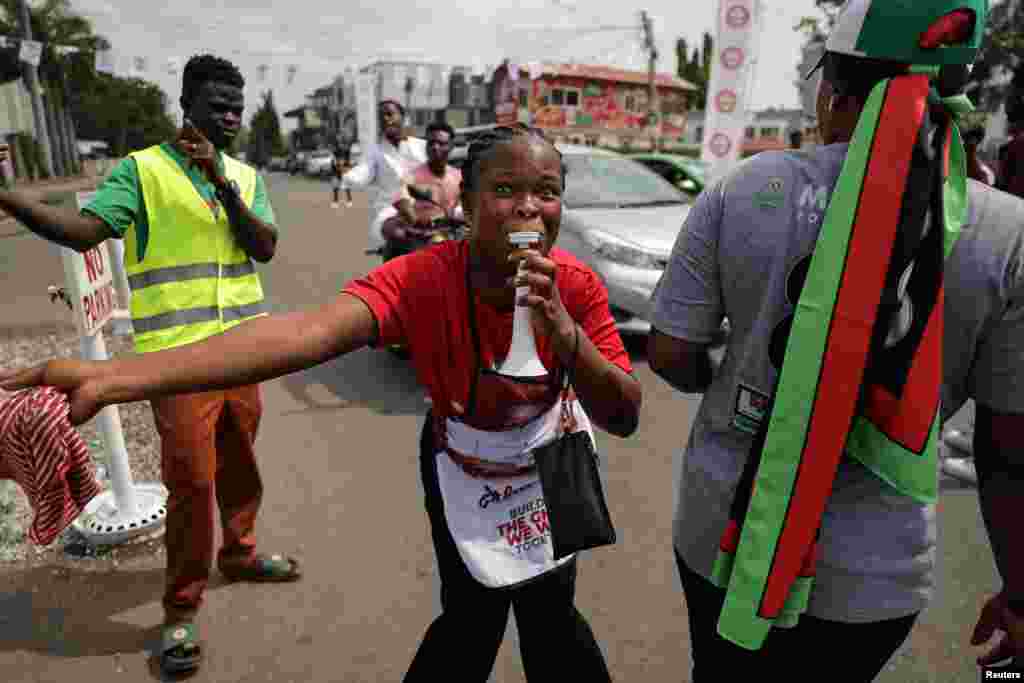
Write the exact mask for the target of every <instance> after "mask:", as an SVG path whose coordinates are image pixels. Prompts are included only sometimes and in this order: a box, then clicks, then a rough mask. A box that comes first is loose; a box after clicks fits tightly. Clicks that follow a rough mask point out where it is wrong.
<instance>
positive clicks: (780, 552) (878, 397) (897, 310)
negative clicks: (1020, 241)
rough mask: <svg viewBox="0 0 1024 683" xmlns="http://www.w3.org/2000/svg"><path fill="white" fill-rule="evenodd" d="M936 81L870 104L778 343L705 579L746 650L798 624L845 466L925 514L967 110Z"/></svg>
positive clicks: (893, 84)
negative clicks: (869, 473)
mask: <svg viewBox="0 0 1024 683" xmlns="http://www.w3.org/2000/svg"><path fill="white" fill-rule="evenodd" d="M935 75H937V69H928V70H926V71H925V70H914V71H912V72H911V73H909V74H907V75H902V76H897V77H895V78H892V79H888V80H886V81H883V82H882V83H880V84H879V85H877V86H876V87H875V89H874V90H873V91H872V93H871V95H870V97H869V98H868V101H867V103H866V105H865V107H864V110H863V113H862V114H861V117H860V120H859V122H858V125H857V129H856V132H855V134H854V137H853V139H852V141H851V144H850V148H849V152H848V154H847V157H846V160H845V161H844V163H843V168H842V171H841V173H840V176H839V180H838V183H837V185H836V188H835V190H834V192H833V194H832V196H831V199H830V202H829V206H828V210H827V212H826V215H825V219H824V221H823V224H822V229H821V233H820V235H819V238H818V241H817V243H816V246H815V249H814V252H813V255H812V257H811V259H810V264H809V267H808V268H807V269H806V277H805V282H804V283H803V286H802V289H800V292H799V295H798V296H799V299H798V300H797V299H796V298H793V299H791V300H794V301H797V303H796V310H795V311H794V313H793V315H792V317H791V318H792V319H791V321H789V325H790V328H789V331H788V335H784V336H783V338H781V339H777V340H773V341H774V342H775V343H774V345H775V346H777V347H779V348H778V349H777V353H778V354H779V355H782V356H783V358H782V362H781V368H780V370H779V379H778V383H777V385H776V387H775V390H774V391H773V393H772V396H771V400H770V404H769V411H768V413H767V417H766V418H765V419H764V420H763V421H762V424H761V426H760V429H759V431H758V433H757V435H756V436H755V439H754V441H753V444H752V446H751V451H750V457H749V458H748V460H747V463H746V466H745V468H744V471H743V475H742V477H741V479H740V482H739V486H738V489H737V491H736V495H735V498H734V500H733V504H732V508H731V515H730V522H729V525H728V528H727V529H726V531H725V533H724V535H723V537H722V539H721V543H720V547H719V556H718V560H717V562H716V564H715V569H714V574H713V580H714V582H715V583H716V584H717V585H719V586H721V587H723V588H727V593H726V599H725V605H724V607H723V609H722V613H721V616H720V619H719V624H718V629H719V633H720V634H721V635H722V636H723V637H725V638H727V639H729V640H731V641H733V642H734V643H736V644H738V645H740V646H742V647H745V648H748V649H758V648H760V647H761V645H762V644H763V641H764V638H765V637H766V636H767V634H768V632H769V629H770V628H771V627H772V626H781V627H788V626H792V625H794V624H795V623H796V622H797V619H798V618H799V616H800V614H801V613H802V612H803V611H805V610H806V607H807V603H808V599H809V597H810V592H811V586H812V583H813V579H814V572H815V565H816V564H817V556H818V552H817V540H818V536H819V533H820V526H821V518H822V513H823V511H824V508H825V504H826V502H827V500H828V497H829V494H830V493H831V490H832V486H833V482H834V479H835V475H836V471H837V468H838V466H839V462H840V459H841V458H842V456H843V454H844V453H847V452H848V453H850V455H852V456H854V457H856V458H857V459H859V460H860V461H861V462H862V463H864V464H865V465H866V466H868V467H869V468H870V469H872V470H873V471H874V472H875V473H876V474H877V475H878V476H879V477H881V478H883V479H885V480H886V481H888V482H889V483H891V484H892V485H893V486H895V487H896V488H897V489H898V490H900V491H902V492H904V493H906V494H907V495H910V496H913V497H915V498H918V499H920V500H925V501H929V500H934V495H935V485H934V484H933V483H929V482H937V472H936V470H935V468H934V462H935V461H934V458H935V442H936V437H937V432H938V405H939V390H940V383H941V378H942V313H943V304H942V301H943V295H942V269H943V261H944V257H945V255H946V253H948V251H949V250H950V249H951V248H952V245H953V243H954V241H955V237H956V236H957V235H958V234H959V229H960V225H961V223H962V221H963V217H964V215H965V210H966V183H965V177H964V175H965V172H964V155H963V146H962V143H961V141H960V136H959V132H958V128H957V126H956V124H955V121H954V120H953V118H952V115H951V114H950V111H949V109H950V107H951V106H952V108H954V109H955V108H957V107H961V108H962V107H963V106H964V102H965V98H962V97H961V98H956V99H954V100H940V99H939V96H938V94H937V93H936V91H935V90H933V89H932V86H931V79H932V78H933V77H934V76H935ZM942 104H945V105H946V108H945V109H943V108H942ZM930 105H931V108H930ZM966 106H969V103H968V104H967V105H966ZM932 109H935V110H939V111H942V116H941V117H936V118H941V120H939V121H935V120H933V117H932V116H931V111H932ZM908 301H909V304H908V303H907V302H908ZM907 306H910V307H911V309H912V310H911V311H910V312H911V313H912V315H911V316H909V320H910V322H909V325H907V324H906V323H907V320H908V316H907V313H908V310H907V308H906V307H907ZM901 316H902V320H903V323H904V324H902V325H901V324H900V323H899V322H898V321H899V320H900V319H901ZM893 330H896V333H895V334H894V333H893ZM786 336H788V339H787V338H786ZM929 467H930V468H931V469H930V471H929ZM929 477H930V479H929Z"/></svg>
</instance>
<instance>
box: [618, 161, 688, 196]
mask: <svg viewBox="0 0 1024 683" xmlns="http://www.w3.org/2000/svg"><path fill="white" fill-rule="evenodd" d="M629 158H630V159H633V160H635V161H638V162H639V163H641V164H643V165H644V166H646V167H647V168H649V169H651V170H652V171H654V172H655V173H657V174H658V175H660V176H661V177H662V178H664V179H665V180H667V181H669V182H670V183H672V184H673V185H675V186H676V187H678V188H679V189H680V190H682V191H683V192H685V193H686V194H688V195H690V196H692V197H696V196H697V195H699V194H700V193H701V192H703V191H704V185H705V183H706V180H705V179H706V177H707V175H706V169H707V165H706V164H705V163H704V162H703V161H701V160H700V159H694V158H693V157H688V156H683V155H682V154H659V153H643V154H631V155H630V157H629Z"/></svg>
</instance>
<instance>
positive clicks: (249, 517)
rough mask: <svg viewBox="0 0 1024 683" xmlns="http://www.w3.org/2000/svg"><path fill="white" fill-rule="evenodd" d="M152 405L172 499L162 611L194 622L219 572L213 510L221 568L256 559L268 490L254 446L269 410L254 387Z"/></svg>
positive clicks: (169, 502) (168, 399)
mask: <svg viewBox="0 0 1024 683" xmlns="http://www.w3.org/2000/svg"><path fill="white" fill-rule="evenodd" d="M150 405H151V406H152V409H153V418H154V421H155V422H156V428H157V431H158V432H159V434H160V444H161V468H162V470H163V481H164V485H165V486H167V490H168V493H169V497H168V500H167V522H166V535H165V537H164V544H165V547H166V549H167V582H166V590H165V593H164V598H163V605H164V611H165V613H166V618H167V620H168V621H173V620H177V619H182V618H192V617H194V616H195V614H196V613H197V612H198V611H199V607H200V605H201V604H202V600H203V592H204V590H205V589H206V585H207V583H208V581H209V577H210V569H211V568H212V565H213V555H214V542H215V528H214V525H215V523H216V520H215V513H216V510H215V508H219V510H220V521H221V529H222V531H223V536H224V543H223V545H222V547H221V549H220V551H219V552H218V554H217V565H218V567H224V566H225V565H233V564H236V563H244V562H246V561H248V560H249V559H251V557H252V556H253V555H254V553H255V545H256V536H255V526H256V514H257V512H258V511H259V507H260V501H261V499H262V497H263V482H262V480H261V479H260V474H259V470H258V468H257V466H256V455H255V452H254V451H253V444H254V443H255V441H256V431H257V429H258V428H259V423H260V416H261V414H262V412H263V406H262V402H261V400H260V390H259V386H258V385H255V384H254V385H248V386H245V387H240V388H237V389H231V390H227V391H209V392H203V393H198V394H180V395H176V396H167V397H164V398H160V399H155V400H153V401H151V402H150Z"/></svg>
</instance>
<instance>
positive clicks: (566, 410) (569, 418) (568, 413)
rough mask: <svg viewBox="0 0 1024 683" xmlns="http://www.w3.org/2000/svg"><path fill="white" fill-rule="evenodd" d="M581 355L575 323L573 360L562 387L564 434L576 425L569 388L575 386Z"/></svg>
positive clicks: (577, 327) (565, 374)
mask: <svg viewBox="0 0 1024 683" xmlns="http://www.w3.org/2000/svg"><path fill="white" fill-rule="evenodd" d="M579 353H580V325H579V323H577V322H574V323H573V347H572V359H571V360H570V361H569V365H568V366H567V367H566V368H565V370H564V371H563V373H562V374H563V375H564V377H565V381H564V384H563V385H562V433H563V434H565V433H566V432H568V431H571V430H572V426H573V424H574V423H575V421H576V420H575V418H574V416H573V414H572V407H571V406H570V405H569V387H571V386H572V385H573V374H574V373H575V371H576V361H577V359H578V358H579Z"/></svg>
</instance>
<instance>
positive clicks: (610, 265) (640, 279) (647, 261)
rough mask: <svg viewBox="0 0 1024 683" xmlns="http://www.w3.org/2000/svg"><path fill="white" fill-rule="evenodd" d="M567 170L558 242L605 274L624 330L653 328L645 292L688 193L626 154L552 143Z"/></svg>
mask: <svg viewBox="0 0 1024 683" xmlns="http://www.w3.org/2000/svg"><path fill="white" fill-rule="evenodd" d="M557 147H558V149H559V151H560V152H561V153H562V160H563V162H564V163H565V165H566V167H567V169H568V173H567V175H566V186H565V193H564V194H563V197H562V199H563V213H562V228H561V232H560V233H559V236H558V242H557V245H558V246H559V247H561V248H562V249H564V250H566V251H568V252H569V253H571V254H573V255H574V256H576V257H577V258H578V259H580V260H581V261H583V262H584V263H586V264H587V265H589V266H590V267H591V268H593V269H594V271H595V272H596V273H597V274H598V275H599V276H600V277H601V279H602V280H604V283H605V286H606V287H607V288H608V298H609V304H610V307H611V312H612V315H613V316H614V318H615V321H616V325H617V327H618V328H619V331H620V332H621V333H623V334H647V333H648V332H649V331H650V322H649V318H650V300H651V295H652V294H653V292H654V288H655V286H656V285H657V284H658V280H660V279H661V274H662V273H663V272H664V270H665V267H666V265H667V264H668V258H669V254H670V253H671V251H672V246H673V245H674V244H675V241H676V236H677V235H678V234H679V231H680V229H682V227H683V222H684V221H685V220H686V216H687V214H688V213H689V212H690V207H691V200H690V198H689V197H688V196H687V195H686V194H684V193H683V192H681V191H680V190H679V189H677V188H676V187H675V186H673V185H672V184H671V183H669V182H668V181H666V180H665V179H663V178H662V177H661V176H659V175H658V174H656V173H654V172H653V171H651V170H649V169H648V168H647V167H645V166H644V165H643V164H640V163H638V162H636V161H634V160H632V159H631V158H629V157H626V156H624V155H621V154H616V153H614V152H609V151H606V150H602V149H600V148H596V147H588V146H582V145H563V144H559V145H557Z"/></svg>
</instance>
